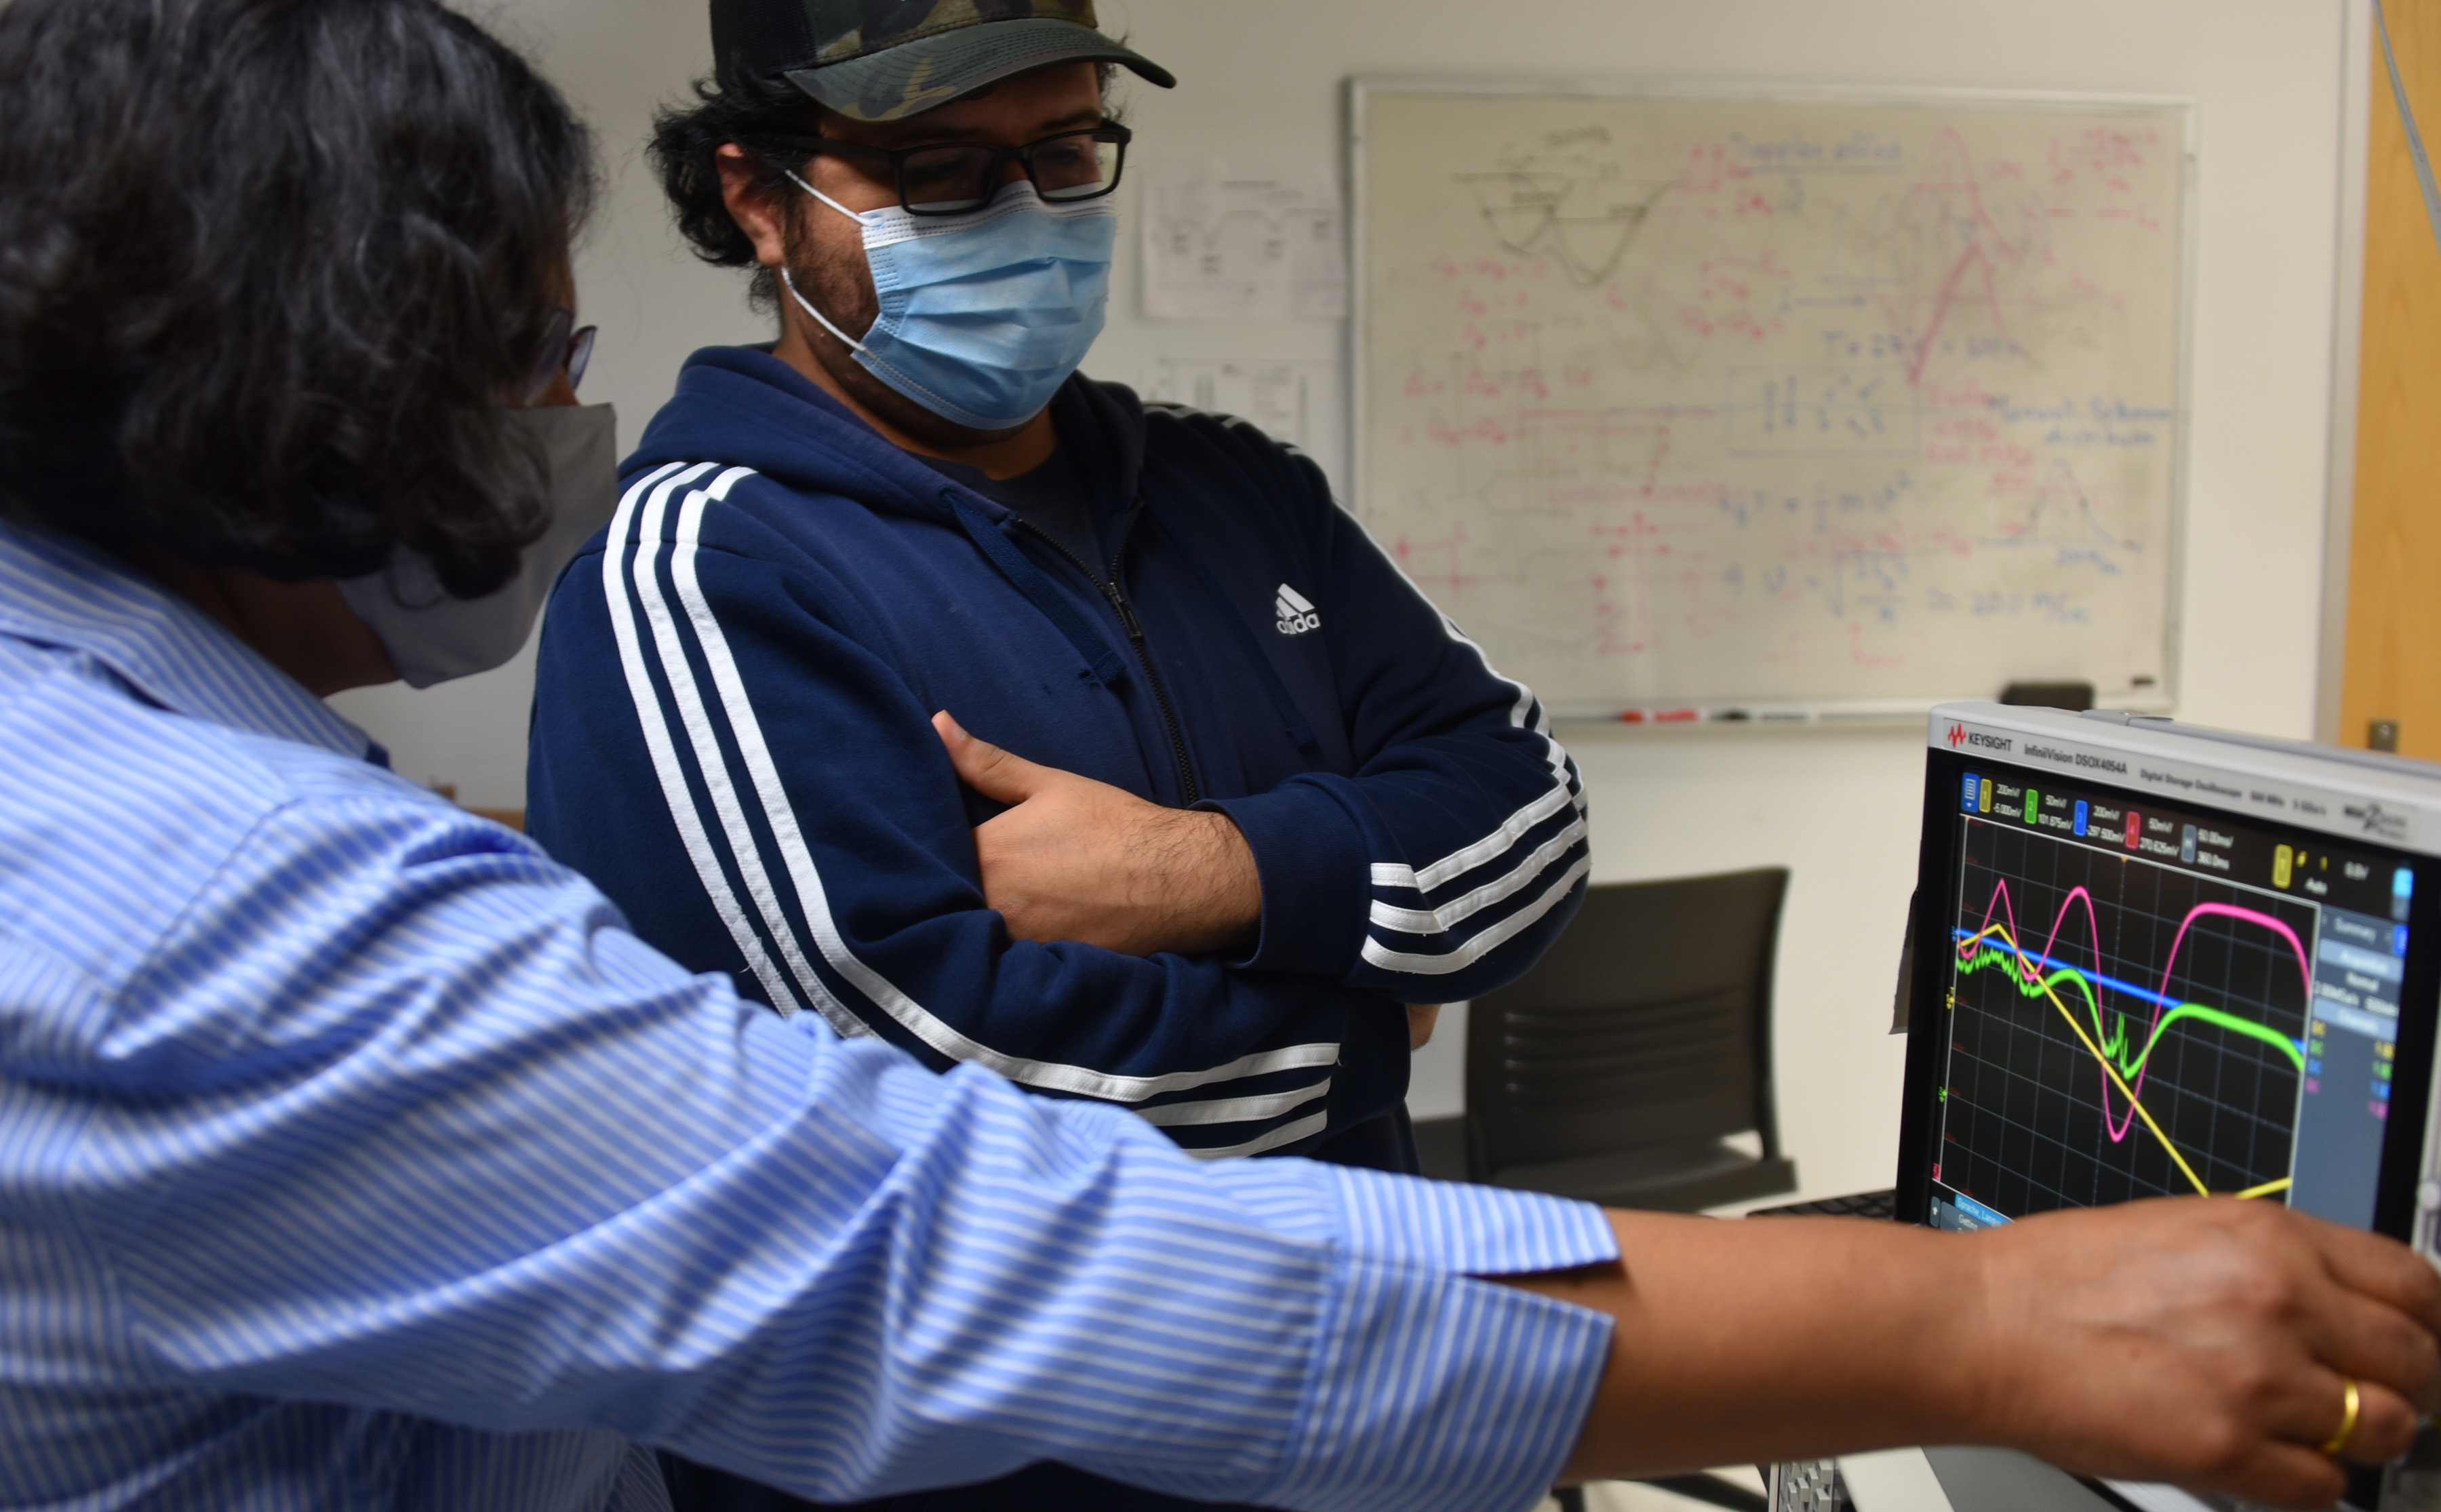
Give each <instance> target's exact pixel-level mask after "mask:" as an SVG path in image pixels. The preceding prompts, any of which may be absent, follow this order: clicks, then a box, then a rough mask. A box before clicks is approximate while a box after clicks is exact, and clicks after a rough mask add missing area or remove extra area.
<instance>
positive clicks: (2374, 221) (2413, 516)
mask: <svg viewBox="0 0 2441 1512" xmlns="http://www.w3.org/2000/svg"><path fill="white" fill-rule="evenodd" d="M2386 9H2387V12H2388V15H2389V19H2390V37H2391V42H2392V45H2394V46H2395V47H2396V49H2397V53H2398V69H2399V76H2400V78H2401V79H2402V80H2404V81H2405V82H2406V85H2407V90H2408V99H2409V102H2410V103H2411V104H2412V105H2413V106H2414V109H2415V113H2416V124H2417V125H2418V126H2420V127H2421V128H2422V129H2423V132H2424V138H2425V146H2426V148H2427V149H2428V151H2432V150H2441V141H2436V139H2435V137H2434V135H2433V133H2434V132H2435V131H2436V130H2441V4H2435V3H2432V0H2406V3H2392V4H2390V5H2388V6H2387V7H2386ZM2373 74H2374V77H2373V87H2372V116H2371V120H2370V123H2369V132H2368V136H2367V152H2366V160H2365V173H2366V182H2365V265H2364V329H2363V336H2362V342H2363V345H2362V348H2361V360H2360V369H2359V374H2358V389H2357V453H2356V489H2355V510H2354V514H2355V517H2354V520H2353V522H2352V530H2351V536H2350V541H2349V551H2348V601H2347V642H2346V657H2345V663H2344V668H2345V670H2344V675H2343V678H2342V686H2341V694H2340V728H2339V738H2340V743H2341V744H2342V745H2346V746H2358V747H2362V746H2365V745H2367V744H2368V743H2369V741H2368V736H2369V733H2370V731H2371V730H2372V729H2373V726H2374V722H2375V721H2377V720H2382V721H2393V722H2395V723H2396V729H2397V742H2398V749H2399V750H2400V751H2402V752H2404V753H2406V754H2408V755H2412V756H2420V757H2423V758H2424V759H2425V760H2427V761H2441V246H2436V245H2435V244H2434V242H2433V232H2432V225H2431V223H2430V221H2429V220H2428V219H2427V217H2426V215H2425V213H2424V196H2423V191H2422V189H2420V188H2418V186H2417V184H2416V179H2415V166H2414V161H2413V160H2412V159H2411V158H2410V157H2409V155H2408V151H2407V134H2406V132H2405V131H2404V130H2403V129H2401V127H2400V125H2399V119H2398V108H2397V106H2396V104H2394V103H2393V101H2392V99H2391V89H2390V78H2389V74H2388V72H2387V70H2385V69H2384V67H2383V65H2382V58H2381V47H2380V45H2379V42H2378V39H2377V41H2376V44H2375V46H2374V53H2373Z"/></svg>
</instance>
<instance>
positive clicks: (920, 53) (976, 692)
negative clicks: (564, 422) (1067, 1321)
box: [529, 0, 1589, 1506]
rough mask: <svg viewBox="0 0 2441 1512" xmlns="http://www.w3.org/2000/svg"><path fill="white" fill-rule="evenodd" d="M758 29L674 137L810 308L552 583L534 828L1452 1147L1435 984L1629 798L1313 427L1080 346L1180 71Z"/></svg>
mask: <svg viewBox="0 0 2441 1512" xmlns="http://www.w3.org/2000/svg"><path fill="white" fill-rule="evenodd" d="M712 20H713V39H714V53H715V60H716V71H715V75H714V78H713V79H712V80H710V81H705V82H704V83H703V84H701V85H699V86H698V88H697V95H698V99H697V100H696V103H695V105H694V106H693V108H691V109H688V110H684V111H676V112H671V113H669V114H667V115H665V116H664V117H663V118H662V119H661V120H660V123H659V128H658V133H657V135H656V139H655V142H654V147H653V151H654V156H655V160H656V162H657V165H658V166H659V167H660V171H661V172H662V174H663V177H664V182H665V185H666V187H667V189H668V190H669V193H670V195H671V198H672V200H673V202H674V205H675V207H676V209H677V212H678V222H679V225H680V227H681V229H682V230H683V231H684V232H685V234H686V235H687V236H688V238H689V239H690V241H691V242H692V243H694V245H695V247H696V251H697V252H698V253H699V255H701V256H703V257H704V258H705V259H706V260H707V261H713V262H714V263H718V264H721V265H726V266H736V267H746V268H751V269H752V270H753V277H754V288H755V293H756V296H757V297H758V300H759V301H761V302H763V303H764V304H765V305H766V306H767V307H768V308H771V309H774V310H775V311H776V313H777V314H778V315H779V316H780V332H779V337H778V340H777V342H776V343H775V344H774V345H773V346H772V347H771V348H769V349H768V350H766V349H759V348H753V349H750V348H726V349H723V348H714V349H709V350H707V351H701V352H698V353H696V356H694V357H693V358H692V359H690V361H689V362H688V364H687V366H686V368H685V369H684V371H683V373H682V374H681V377H680V380H679V384H678V394H677V397H676V398H675V399H674V400H673V401H672V403H671V404H670V405H668V406H667V407H666V408H664V409H663V410H662V411H661V413H660V415H659V416H658V417H657V418H656V419H655V420H654V422H653V423H652V424H651V426H650V427H649V428H648V429H647V431H646V433H645V435H644V438H643V441H642V445H641V447H640V448H639V450H638V451H637V452H636V454H635V455H634V456H633V457H632V458H631V459H629V460H628V461H627V463H626V464H625V466H624V468H623V486H624V489H625V491H626V493H625V498H624V504H623V507H622V509H621V511H620V513H619V514H618V516H617V519H616V521H615V523H614V524H613V525H612V527H611V529H610V531H609V532H608V537H607V540H606V544H605V547H604V554H603V555H601V556H591V555H588V556H587V557H586V558H584V559H581V560H580V562H579V563H578V564H577V566H576V567H574V568H572V569H571V570H570V572H569V573H568V574H567V576H566V577H565V578H564V579H563V580H562V582H561V585H560V587H559V588H558V590H557V592H556V593H555V595H554V597H553V600H552V603H551V614H550V617H549V620H548V623H547V628H546V631H545V636H544V640H543V646H542V650H541V659H540V669H539V685H538V693H537V701H536V708H535V717H534V725H533V768H532V778H531V791H530V795H529V805H530V822H531V824H532V827H533V833H534V835H535V837H537V838H538V839H540V840H542V841H543V843H544V844H545V845H546V846H547V847H549V849H550V850H551V852H552V853H553V854H554V855H557V856H558V857H559V858H560V859H562V860H564V861H567V862H569V863H570V864H571V865H573V866H575V867H576V868H578V869H579V870H580V871H583V872H585V873H587V874H588V876H589V877H591V878H592V879H593V880H594V881H595V882H596V883H597V884H598V885H600V886H601V887H602V888H603V889H604V890H605V891H607V892H608V893H609V894H610V896H611V897H612V898H613V899H614V900H615V901H616V902H618V903H619V904H620V905H621V907H622V909H624V912H625V913H626V915H627V917H628V918H630V919H631V920H634V921H635V922H636V925H637V927H638V928H639V930H640V932H641V933H642V934H643V936H644V937H645V938H646V939H647V940H648V941H650V942H651V943H653V944H654V945H658V946H660V948H662V949H663V950H665V951H667V952H669V953H670V954H671V955H673V956H675V957H676V958H677V959H678V960H679V961H681V962H683V963H687V964H689V965H691V966H693V967H695V968H696V969H698V970H723V971H727V972H729V973H731V974H732V976H734V977H735V978H736V979H737V980H738V982H739V985H740V987H741V988H743V989H744V990H745V991H747V992H748V993H750V994H752V995H754V996H758V997H761V998H762V999H764V1000H766V1001H768V1002H769V1003H770V1004H771V1005H772V1006H773V1007H774V1008H777V1009H779V1010H781V1011H782V1012H784V1013H787V1012H793V1011H796V1010H799V1009H811V1010H813V1011H815V1012H818V1013H820V1014H822V1015H823V1017H826V1018H827V1019H829V1020H830V1022H831V1023H832V1024H833V1026H834V1027H835V1028H837V1029H838V1030H839V1031H840V1032H841V1033H842V1034H846V1035H880V1036H881V1037H883V1038H886V1039H888V1040H890V1041H892V1042H893V1043H895V1044H897V1045H899V1046H901V1047H903V1048H905V1049H907V1050H909V1051H911V1052H913V1053H915V1054H916V1055H918V1056H919V1057H921V1058H923V1059H924V1060H926V1061H927V1062H929V1063H930V1064H931V1065H933V1066H935V1067H936V1068H941V1069H945V1070H946V1069H947V1068H949V1067H950V1066H952V1065H955V1064H958V1063H960V1062H966V1061H973V1062H977V1063H980V1064H982V1065H985V1066H987V1067H989V1068H991V1069H992V1070H994V1071H999V1072H1000V1073H1001V1074H1003V1075H1004V1076H1006V1077H1008V1078H1009V1079H1011V1080H1014V1081H1016V1082H1018V1083H1020V1084H1021V1085H1022V1086H1025V1087H1027V1088H1029V1089H1034V1090H1036V1091H1039V1092H1043V1093H1048V1094H1051V1095H1055V1096H1070V1097H1089V1098H1095V1099H1100V1100H1104V1101H1109V1102H1112V1103H1117V1104H1120V1105H1122V1106H1126V1107H1131V1108H1133V1109H1135V1110H1136V1111H1137V1112H1138V1113H1140V1114H1141V1115H1142V1116H1143V1117H1144V1118H1145V1119H1146V1120H1147V1121H1148V1122H1150V1123H1152V1124H1154V1125H1157V1126H1159V1127H1160V1128H1162V1129H1163V1130H1164V1132H1166V1133H1167V1134H1168V1135H1169V1136H1170V1137H1171V1138H1172V1139H1174V1140H1176V1141H1177V1142H1178V1143H1180V1144H1182V1145H1184V1147H1186V1148H1187V1149H1188V1150H1189V1151H1191V1152H1193V1153H1195V1154H1197V1155H1199V1156H1202V1157H1205V1158H1220V1157H1229V1156H1249V1155H1269V1154H1305V1155H1311V1156H1315V1157H1318V1158H1320V1159H1324V1160H1330V1161H1341V1162H1344V1163H1348V1164H1356V1165H1368V1166H1374V1167H1379V1168H1385V1169H1392V1170H1412V1169H1414V1168H1415V1155H1414V1142H1413V1136H1412V1134H1411V1132H1410V1131H1409V1129H1408V1127H1407V1125H1406V1121H1405V1114H1404V1110H1403V1107H1402V1101H1403V1098H1404V1095H1405V1091H1406V1081H1407V1059H1408V1055H1409V1053H1410V1051H1411V1048H1412V1046H1413V1044H1415V1043H1420V1040H1421V1038H1422V1036H1423V1035H1426V1034H1428V1033H1429V1032H1430V1022H1431V1014H1432V1012H1433V1010H1431V1009H1429V1008H1402V1006H1401V1005H1402V1004H1417V1003H1437V1002H1440V1001H1443V1000H1447V999H1461V998H1467V997H1472V996H1474V995H1475V994H1478V993H1481V992H1484V991H1487V990H1490V989H1492V988H1494V987H1498V986H1500V985H1503V984H1504V983H1506V982H1508V981H1511V980H1514V978H1515V977H1516V976H1518V975H1519V974H1520V973H1522V972H1523V971H1524V970H1525V969H1526V968H1527V967H1528V965H1530V964H1531V963H1533V961H1534V960H1535V959H1536V958H1537V957H1538V956H1539V955H1540V954H1541V953H1542V951H1543V950H1544V948H1545V947H1546V945H1548V944H1549V942H1550V941H1551V940H1552V939H1553V938H1554V937H1556V935H1557V934H1558V932H1559V930H1560V929H1561V928H1562V927H1564V925H1565V923H1566V922H1567V920H1568V918H1569V917H1570V916H1571V915H1572V914H1573V912H1574V911H1575V909H1576V906H1577V903H1578V901H1579V899H1580V898H1581V896H1582V891H1583V886H1584V877H1585V873H1586V871H1587V869H1588V864H1589V863H1588V858H1587V846H1586V835H1585V819H1584V813H1583V796H1582V785H1581V783H1580V782H1579V780H1578V778H1577V774H1576V771H1575V768H1574V766H1573V765H1571V764H1570V762H1569V761H1568V759H1567V756H1566V753H1565V752H1564V751H1563V750H1562V749H1561V748H1560V747H1559V746H1558V744H1557V743H1556V742H1555V741H1553V740H1552V738H1551V736H1550V733H1549V727H1548V724H1547V721H1546V719H1545V718H1544V715H1543V712H1542V711H1541V709H1540V707H1539V705H1538V704H1537V703H1536V702H1535V700H1534V698H1533V696H1532V694H1531V693H1528V691H1527V690H1525V689H1523V688H1521V687H1519V686H1518V685H1516V684H1514V683H1511V682H1510V681H1508V680H1506V679H1504V678H1502V677H1500V676H1499V675H1497V674H1496V673H1494V672H1493V671H1492V670H1491V669H1490V668H1489V667H1487V666H1486V665H1485V663H1484V661H1483V659H1482V657H1481V656H1480V655H1479V653H1478V652H1477V651H1476V650H1475V648H1474V646H1473V645H1472V644H1471V643H1469V642H1467V641H1466V640H1465V639H1462V638H1461V637H1460V636H1459V635H1458V634H1457V632H1456V629H1455V628H1454V627H1452V626H1450V625H1448V624H1447V623H1446V622H1445V621H1443V620H1442V619H1441V617H1440V616H1439V615H1438V613H1437V612H1436V611H1435V610H1434V609H1433V608H1432V606H1431V605H1430V604H1429V603H1426V602H1425V600H1424V599H1423V598H1422V597H1421V596H1420V595H1419V594H1418V593H1417V592H1416V591H1415V590H1414V588H1413V587H1412V586H1411V585H1408V584H1407V582H1406V581H1405V580H1404V578H1403V577H1402V576H1401V574H1400V572H1399V571H1398V569H1397V568H1396V567H1394V566H1393V565H1392V564H1391V563H1390V562H1389V561H1388V559H1387V558H1386V557H1384V556H1383V553H1382V552H1381V551H1380V550H1379V549H1377V548H1376V547H1375V546H1374V545H1373V543H1372V542H1371V541H1370V540H1368V539H1367V538H1366V537H1365V533H1364V531H1363V530H1362V529H1361V528H1360V527H1358V526H1357V525H1356V523H1355V522H1354V521H1353V520H1352V519H1350V518H1349V517H1348V516H1347V514H1345V513H1342V512H1341V511H1339V510H1338V509H1337V508H1336V507H1335V505H1334V504H1333V503H1332V500H1331V498H1330V495H1329V487H1328V484H1327V483H1326V481H1325V480H1324V478H1323V477H1322V475H1321V473H1320V472H1319V470H1317V469H1316V468H1315V467H1314V466H1313V464H1312V463H1311V461H1310V460H1308V459H1306V458H1305V457H1303V456H1302V455H1300V454H1298V453H1296V452H1295V451H1294V450H1293V449H1292V448H1289V447H1286V446H1283V445H1281V444H1279V443H1277V442H1275V441H1272V440H1270V439H1268V438H1266V437H1264V436H1262V435H1261V434H1259V433H1258V432H1257V431H1255V430H1254V429H1253V428H1252V427H1250V426H1247V425H1245V424H1243V423H1239V422H1235V421H1231V420H1228V419H1226V418H1224V417H1220V416H1213V415H1203V414H1197V413H1193V412H1190V411H1186V410H1183V409H1176V408H1167V407H1162V406H1147V405H1143V404H1141V403H1140V402H1139V401H1138V400H1137V398H1136V396H1135V395H1134V394H1132V393H1131V392H1130V391H1129V390H1128V389H1126V388H1124V387H1119V386H1117V385H1114V384H1101V383H1095V382H1093V381H1090V380H1088V379H1086V378H1085V377H1083V376H1082V375H1080V374H1078V373H1077V372H1076V368H1077V365H1078V364H1079V363H1080V362H1081V361H1082V360H1083V358H1084V356H1085V353H1086V351H1087V349H1088V348H1090V347H1091V346H1092V344H1093V342H1094V337H1095V336H1096V335H1097V334H1098V333H1099V332H1100V330H1101V327H1102V320H1103V314H1104V306H1105V303H1106V301H1107V297H1108V290H1109V281H1110V265H1111V255H1112V246H1113V244H1114V242H1115V234H1116V228H1117V219H1116V212H1115V204H1116V202H1115V201H1114V200H1112V198H1110V197H1109V196H1110V195H1111V192H1112V190H1113V189H1115V188H1116V187H1117V185H1118V184H1119V182H1120V179H1121V175H1122V172H1123V171H1124V168H1125V159H1126V153H1127V149H1128V143H1129V141H1130V133H1129V131H1128V130H1127V128H1126V127H1124V126H1122V125H1120V124H1118V123H1117V122H1116V121H1114V120H1113V119H1112V118H1111V117H1110V115H1109V114H1108V112H1107V110H1106V108H1105V106H1106V99H1105V96H1106V93H1107V90H1108V87H1109V84H1110V82H1111V80H1112V75H1113V73H1114V71H1115V70H1116V69H1119V68H1126V69H1130V70H1132V71H1133V72H1135V73H1136V74H1137V75H1139V76H1140V77H1142V78H1143V79H1145V80H1147V81H1150V82H1152V83H1154V84H1157V85H1160V86H1162V87H1165V88H1166V87H1169V86H1170V85H1171V84H1172V82H1173V81H1172V79H1171V77H1170V75H1169V74H1168V73H1166V71H1164V70H1163V69H1161V68H1160V67H1159V66H1157V65H1156V64H1154V63H1151V62H1149V61H1148V60H1147V59H1145V58H1143V57H1141V56H1140V55H1138V54H1136V53H1135V52H1133V51H1131V50H1130V49H1129V48H1127V47H1125V46H1122V45H1119V44H1117V43H1115V42H1113V41H1112V39H1110V38H1109V37H1106V36H1104V35H1103V34H1102V33H1101V32H1100V31H1098V30H1097V29H1095V18H1094V8H1093V6H1092V4H1091V3H1090V0H918V3H909V4H892V3H887V0H714V4H713V6H712ZM962 727H963V728H962ZM968 729H971V730H972V731H974V733H973V734H972V735H968V734H967V730H968ZM986 743H988V744H986ZM1033 1473H1034V1474H1035V1475H1036V1476H1038V1477H1040V1476H1055V1477H1056V1476H1059V1475H1066V1474H1068V1472H1064V1471H1058V1469H1057V1467H1050V1468H1047V1469H1042V1470H1039V1471H1037V1472H1033ZM1084 1479H1085V1478H1083V1477H1081V1476H1076V1477H1074V1478H1073V1480H1074V1482H1075V1483H1082V1482H1083V1481H1084ZM1046 1484H1052V1485H1056V1487H1057V1489H1056V1492H1047V1493H1046V1494H1045V1495H1044V1496H1043V1498H1042V1500H1043V1502H1044V1504H1046V1505H1048V1504H1059V1505H1071V1506H1073V1505H1084V1504H1090V1503H1089V1502H1087V1501H1083V1500H1079V1498H1080V1497H1081V1496H1083V1494H1084V1493H1082V1492H1080V1491H1079V1490H1078V1489H1077V1485H1076V1484H1072V1483H1071V1482H1069V1481H1055V1482H1053V1483H1046ZM1094 1485H1102V1486H1103V1489H1104V1490H1109V1489H1110V1488H1109V1487H1107V1485H1104V1484H1103V1483H1094ZM1012 1494H1014V1492H1013V1491H1012V1490H1011V1488H1009V1487H1002V1488H1001V1490H1000V1491H999V1493H998V1496H999V1500H997V1501H994V1502H993V1503H992V1504H995V1505H1006V1504H1008V1502H1007V1497H1008V1496H1010V1495H1012ZM1153 1501H1157V1499H1148V1497H1147V1496H1146V1495H1145V1494H1144V1493H1132V1492H1130V1493H1126V1494H1125V1495H1124V1496H1123V1497H1122V1499H1121V1502H1120V1503H1115V1504H1127V1505H1142V1504H1151V1502H1153ZM727 1504H732V1505H733V1504H734V1503H727Z"/></svg>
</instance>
